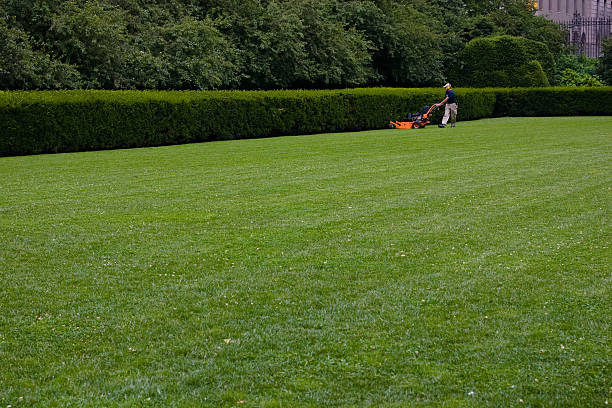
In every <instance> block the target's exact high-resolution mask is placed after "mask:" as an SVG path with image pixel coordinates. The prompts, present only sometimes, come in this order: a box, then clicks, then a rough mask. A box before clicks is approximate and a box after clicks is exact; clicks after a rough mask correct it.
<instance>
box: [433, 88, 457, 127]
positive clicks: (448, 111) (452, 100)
mask: <svg viewBox="0 0 612 408" xmlns="http://www.w3.org/2000/svg"><path fill="white" fill-rule="evenodd" d="M444 89H446V95H445V96H446V97H445V98H444V100H443V101H442V102H440V103H437V104H436V106H437V107H440V106H442V105H444V104H446V107H445V108H444V117H443V118H442V123H440V124H439V125H438V127H441V128H443V127H446V124H447V123H448V117H449V116H450V120H451V127H455V122H457V97H456V96H455V91H453V89H452V87H451V84H449V83H447V84H446V85H444Z"/></svg>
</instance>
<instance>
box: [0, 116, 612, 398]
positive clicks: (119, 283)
mask: <svg viewBox="0 0 612 408" xmlns="http://www.w3.org/2000/svg"><path fill="white" fill-rule="evenodd" d="M610 129H612V119H611V118H608V117H591V118H505V119H492V120H481V121H474V122H464V123H460V124H459V126H458V127H457V128H455V129H437V128H435V127H430V128H426V129H423V130H413V131H401V130H380V131H371V132H361V133H345V134H328V135H307V136H299V137H282V138H274V139H258V140H242V141H231V142H214V143H206V144H194V145H183V146H169V147H160V148H147V149H134V150H117V151H101V152H87V153H76V154H59V155H42V156H31V157H12V158H2V159H0V176H1V178H0V180H1V181H0V241H1V242H2V243H3V245H2V246H1V247H0V278H1V279H2V282H3V285H2V286H1V287H0V305H1V306H2V313H1V314H0V406H1V405H2V404H4V405H5V406H6V405H9V404H12V405H13V406H18V404H19V403H20V402H19V398H20V397H22V398H23V400H22V402H21V404H24V405H30V406H66V405H71V404H72V405H78V406H134V405H136V406H149V405H164V406H193V405H199V406H228V407H229V406H352V405H360V406H368V405H376V406H379V405H388V406H406V405H417V406H418V405H424V406H444V405H446V406H457V405H458V406H519V405H523V404H521V402H520V401H521V400H523V402H524V403H525V404H529V405H535V406H538V405H540V406H602V405H603V404H604V403H605V401H606V400H610V394H609V390H610V388H609V387H610V384H609V383H610V382H611V381H612V378H610V377H611V376H610V367H611V366H612V361H611V359H610V355H612V350H611V348H612V347H611V344H612V342H611V341H610V333H611V332H612V331H611V330H610V319H609V315H610V312H611V311H612V304H611V299H610V289H611V283H612V277H611V275H610V250H609V245H610V237H611V234H610V221H609V214H610V203H611V200H610V199H611V192H610V186H611V185H612V183H611V181H612V171H611V170H612V169H611V167H612V165H611V163H612V162H611V160H610V159H611V154H610V153H611V152H610V142H611V141H612V132H611V131H610Z"/></svg>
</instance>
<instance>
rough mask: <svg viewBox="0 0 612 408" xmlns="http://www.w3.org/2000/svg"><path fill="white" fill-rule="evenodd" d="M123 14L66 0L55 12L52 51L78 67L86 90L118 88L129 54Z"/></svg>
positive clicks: (91, 3) (113, 8)
mask: <svg viewBox="0 0 612 408" xmlns="http://www.w3.org/2000/svg"><path fill="white" fill-rule="evenodd" d="M124 14H125V13H124V11H123V10H122V9H120V8H119V7H117V6H110V5H106V4H104V3H99V2H97V1H95V0H88V1H86V2H83V3H81V2H77V1H65V2H63V4H62V5H61V6H60V7H59V8H58V9H57V12H55V13H53V15H52V18H51V26H50V28H49V37H48V40H49V41H50V42H51V44H50V49H51V50H52V51H53V52H54V53H55V54H57V55H58V56H59V57H60V58H61V60H62V61H63V62H65V63H67V64H70V65H74V66H76V67H78V69H79V72H81V75H82V76H83V81H84V87H86V88H106V89H113V88H116V87H118V85H119V83H120V82H121V72H120V71H119V69H118V68H119V67H121V66H122V65H123V59H124V56H125V52H126V41H127V37H126V34H127V33H126V27H125V20H124Z"/></svg>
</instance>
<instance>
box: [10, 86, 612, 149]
mask: <svg viewBox="0 0 612 408" xmlns="http://www.w3.org/2000/svg"><path fill="white" fill-rule="evenodd" d="M456 93H457V97H458V100H459V118H460V120H472V119H479V118H485V117H492V116H508V115H509V116H554V115H572V114H573V115H578V114H579V115H610V114H612V88H610V87H608V88H601V87H600V88H580V89H578V88H567V89H566V88H526V89H520V88H518V89H517V88H514V89H457V90H456ZM443 98H444V93H443V90H442V89H437V88H436V89H394V88H370V89H347V90H329V91H267V92H266V91H254V92H246V91H202V92H197V91H185V92H161V91H43V92H19V91H17V92H0V126H1V128H0V156H9V155H24V154H37V153H52V152H74V151H85V150H100V149H116V148H130V147H144V146H159V145H168V144H181V143H191V142H203V141H213V140H229V139H245V138H257V137H270V136H278V135H297V134H307V133H321V132H339V131H356V130H367V129H380V128H384V127H386V125H387V124H388V122H389V120H392V119H393V120H397V119H402V118H403V117H405V115H406V113H407V112H416V111H420V110H421V109H422V107H423V106H425V105H431V104H433V103H436V102H439V101H441V100H442V99H443ZM441 115H442V109H440V110H438V111H437V112H436V115H435V116H434V121H437V120H439V118H440V117H441Z"/></svg>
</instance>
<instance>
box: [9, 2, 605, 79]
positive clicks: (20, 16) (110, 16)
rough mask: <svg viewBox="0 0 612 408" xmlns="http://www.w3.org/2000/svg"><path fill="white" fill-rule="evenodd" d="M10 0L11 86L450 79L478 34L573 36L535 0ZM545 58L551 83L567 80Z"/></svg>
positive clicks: (552, 42)
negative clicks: (540, 12) (540, 11)
mask: <svg viewBox="0 0 612 408" xmlns="http://www.w3.org/2000/svg"><path fill="white" fill-rule="evenodd" d="M0 8H1V11H2V13H1V15H2V17H3V23H2V24H3V25H2V27H1V28H0V30H1V31H2V32H1V34H2V38H0V46H1V47H2V55H0V76H1V77H2V78H3V82H2V86H3V87H4V88H11V89H12V88H22V89H35V88H41V89H42V88H45V89H47V88H74V87H85V88H106V89H131V88H138V89H142V88H159V89H172V88H177V89H235V88H240V89H272V88H297V87H303V88H325V87H346V86H367V85H391V86H426V85H433V86H439V85H440V84H441V83H443V82H444V81H446V80H447V79H451V78H458V72H459V71H462V69H463V68H462V67H463V61H462V60H461V55H462V54H461V50H462V49H463V48H464V47H465V45H466V44H467V43H468V42H469V41H471V40H473V39H475V38H482V37H488V36H498V35H513V36H518V37H524V38H528V39H532V40H538V41H541V42H543V43H545V44H546V46H547V47H548V49H549V50H550V51H551V52H552V53H553V54H555V55H561V54H562V53H563V52H562V51H563V39H564V37H563V32H562V31H561V30H559V27H558V26H557V25H555V24H554V23H551V22H550V21H548V20H545V19H543V18H541V17H536V16H534V9H533V4H532V2H531V1H527V0H486V1H482V0H164V1H159V0H0ZM609 54H610V53H608V54H605V55H609ZM539 62H540V65H541V66H542V69H543V70H544V72H545V73H546V74H547V76H548V78H549V79H551V82H554V80H555V79H557V78H560V72H561V71H560V70H559V71H558V75H557V76H554V75H551V72H554V70H555V67H554V65H553V64H551V63H549V61H548V60H546V61H540V60H539ZM531 69H532V70H535V71H537V67H535V64H534V65H533V66H532V67H531ZM577 72H578V71H577ZM536 76H537V75H536Z"/></svg>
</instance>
